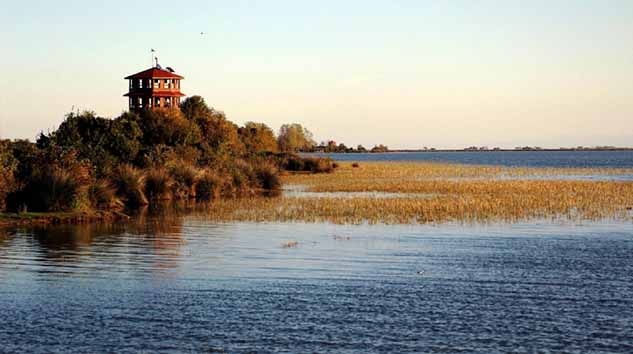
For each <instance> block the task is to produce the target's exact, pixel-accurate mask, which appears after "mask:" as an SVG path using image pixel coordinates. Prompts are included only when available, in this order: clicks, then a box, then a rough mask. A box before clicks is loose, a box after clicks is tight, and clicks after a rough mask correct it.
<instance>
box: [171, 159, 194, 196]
mask: <svg viewBox="0 0 633 354" xmlns="http://www.w3.org/2000/svg"><path fill="white" fill-rule="evenodd" d="M198 174H199V171H198V169H197V168H195V167H194V166H191V165H189V164H187V163H184V162H181V163H176V164H172V165H171V166H170V167H169V175H170V176H171V179H172V180H173V184H172V193H173V196H174V198H176V199H188V198H190V197H194V196H195V195H196V191H195V186H196V182H197V180H198Z"/></svg>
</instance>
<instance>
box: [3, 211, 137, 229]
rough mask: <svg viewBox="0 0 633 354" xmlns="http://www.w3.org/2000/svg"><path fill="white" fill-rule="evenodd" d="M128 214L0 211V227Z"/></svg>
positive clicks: (70, 222) (115, 218) (74, 222)
mask: <svg viewBox="0 0 633 354" xmlns="http://www.w3.org/2000/svg"><path fill="white" fill-rule="evenodd" d="M129 219H130V216H128V215H126V214H124V213H122V212H118V211H103V210H101V211H95V212H84V211H82V212H42V213H31V212H26V213H0V227H3V228H7V227H20V226H27V227H31V226H49V225H64V224H68V225H79V224H91V223H100V222H113V221H118V220H129Z"/></svg>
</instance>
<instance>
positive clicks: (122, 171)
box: [111, 165, 148, 207]
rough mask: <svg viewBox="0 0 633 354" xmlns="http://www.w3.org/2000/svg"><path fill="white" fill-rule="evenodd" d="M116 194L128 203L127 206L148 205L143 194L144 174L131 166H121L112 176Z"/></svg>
mask: <svg viewBox="0 0 633 354" xmlns="http://www.w3.org/2000/svg"><path fill="white" fill-rule="evenodd" d="M111 180H112V183H113V184H114V188H115V189H116V194H117V195H118V196H119V197H120V198H121V199H123V200H124V201H125V202H126V206H129V207H130V206H132V207H135V206H140V205H147V204H148V202H147V198H146V197H145V194H144V193H143V189H144V188H143V187H144V177H143V173H142V172H141V171H139V170H138V169H136V168H134V167H132V166H130V165H121V166H120V167H119V168H117V169H116V171H115V172H114V173H113V174H112V176H111Z"/></svg>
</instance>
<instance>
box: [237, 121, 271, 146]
mask: <svg viewBox="0 0 633 354" xmlns="http://www.w3.org/2000/svg"><path fill="white" fill-rule="evenodd" d="M237 132H238V134H239V136H240V139H241V140H242V143H244V146H245V147H246V151H247V152H248V153H258V152H263V151H265V152H277V151H278V150H279V148H278V147H277V139H276V138H275V134H274V133H273V131H272V129H270V128H269V127H268V126H267V125H266V124H264V123H255V122H246V124H244V127H241V128H239V129H238V131H237Z"/></svg>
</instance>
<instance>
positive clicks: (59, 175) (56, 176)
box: [18, 169, 80, 212]
mask: <svg viewBox="0 0 633 354" xmlns="http://www.w3.org/2000/svg"><path fill="white" fill-rule="evenodd" d="M79 188H80V184H79V183H78V181H77V180H76V179H75V177H74V176H73V175H72V174H70V173H68V172H66V171H63V170H60V169H52V170H51V171H48V172H45V173H42V174H37V175H35V176H33V177H32V178H31V179H29V180H28V181H27V183H26V185H25V186H24V188H23V189H22V191H20V192H19V196H20V197H21V198H19V199H21V200H22V202H23V204H25V205H26V207H27V208H28V210H29V211H37V212H50V211H69V210H72V209H76V208H77V206H78V199H79ZM18 208H20V206H18Z"/></svg>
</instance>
